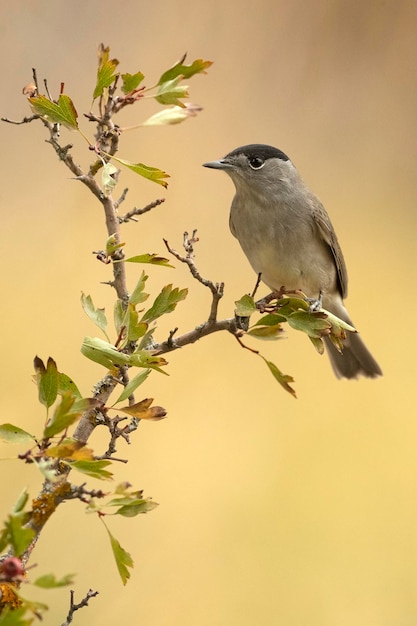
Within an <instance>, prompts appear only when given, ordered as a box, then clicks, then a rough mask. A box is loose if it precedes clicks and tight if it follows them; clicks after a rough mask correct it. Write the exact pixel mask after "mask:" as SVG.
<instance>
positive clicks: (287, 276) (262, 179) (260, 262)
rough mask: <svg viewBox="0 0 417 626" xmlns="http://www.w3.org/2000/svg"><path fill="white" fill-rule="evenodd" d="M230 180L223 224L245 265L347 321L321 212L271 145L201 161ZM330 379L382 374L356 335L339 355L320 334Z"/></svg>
mask: <svg viewBox="0 0 417 626" xmlns="http://www.w3.org/2000/svg"><path fill="white" fill-rule="evenodd" d="M203 165H204V167H208V168H212V169H217V170H222V171H224V172H226V174H228V175H229V176H230V178H231V179H232V181H233V183H234V186H235V191H236V193H235V196H234V198H233V201H232V205H231V209H230V219H229V226H230V230H231V232H232V234H233V235H234V236H235V237H236V238H237V239H238V241H239V243H240V246H241V248H242V250H243V252H244V253H245V255H246V257H247V258H248V260H249V263H250V264H251V266H252V268H253V269H254V271H255V272H256V274H257V275H258V276H260V277H261V280H262V282H264V283H265V284H266V285H267V286H268V287H269V288H270V289H271V290H272V291H280V290H281V288H282V287H285V289H287V290H296V289H299V290H301V291H302V292H303V293H304V294H306V295H307V296H309V297H311V299H312V300H314V299H316V300H317V299H319V301H320V303H322V306H323V308H324V309H325V310H327V311H329V312H330V313H333V314H334V315H336V316H337V317H339V318H340V319H342V320H343V321H345V322H347V323H348V324H350V325H352V326H353V323H352V321H351V319H350V316H349V314H348V312H347V310H346V308H345V306H344V302H343V300H344V299H345V298H346V296H347V286H348V276H347V269H346V263H345V260H344V257H343V253H342V250H341V247H340V244H339V241H338V239H337V236H336V232H335V230H334V228H333V225H332V223H331V221H330V218H329V215H328V214H327V211H326V209H325V208H324V206H323V204H322V203H321V202H320V200H319V199H318V198H317V196H316V195H315V194H314V193H313V192H312V191H311V190H310V189H309V187H308V186H307V185H306V184H305V182H304V181H303V179H302V177H301V175H300V174H299V172H298V170H297V168H296V167H295V165H294V164H293V163H292V161H291V160H290V158H289V157H288V156H287V155H286V154H285V153H284V152H282V151H281V150H279V149H278V148H274V147H273V146H269V145H265V144H249V145H245V146H241V147H239V148H236V149H235V150H232V152H229V153H228V154H227V155H226V156H225V157H224V158H222V159H219V160H217V161H210V162H208V163H204V164H203ZM325 341H326V346H327V351H328V354H329V357H330V362H331V365H332V367H333V370H334V372H335V374H336V376H337V377H338V378H347V379H354V378H358V377H359V376H365V377H368V378H376V377H377V376H381V375H382V371H381V368H380V366H379V365H378V363H377V362H376V360H375V359H374V357H373V356H372V354H371V353H370V351H369V350H368V348H367V347H366V346H365V344H364V342H363V341H362V339H361V337H360V336H359V333H348V336H347V337H346V339H345V341H344V346H343V351H342V353H340V352H339V351H338V350H337V349H336V347H335V346H334V345H333V344H332V342H331V341H330V340H329V339H328V338H326V339H325Z"/></svg>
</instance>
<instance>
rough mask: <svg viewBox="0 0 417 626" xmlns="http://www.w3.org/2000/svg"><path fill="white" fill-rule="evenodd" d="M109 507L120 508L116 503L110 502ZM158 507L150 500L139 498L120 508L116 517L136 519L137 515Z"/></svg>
mask: <svg viewBox="0 0 417 626" xmlns="http://www.w3.org/2000/svg"><path fill="white" fill-rule="evenodd" d="M109 505H111V506H120V505H118V504H117V503H116V502H115V501H112V502H109ZM157 506H158V503H157V502H153V500H151V499H150V498H139V499H136V500H132V501H131V502H128V503H126V504H124V505H122V506H120V508H119V509H118V510H117V511H116V513H115V515H122V516H123V517H136V515H141V514H143V513H149V512H150V511H153V510H154V509H156V507H157Z"/></svg>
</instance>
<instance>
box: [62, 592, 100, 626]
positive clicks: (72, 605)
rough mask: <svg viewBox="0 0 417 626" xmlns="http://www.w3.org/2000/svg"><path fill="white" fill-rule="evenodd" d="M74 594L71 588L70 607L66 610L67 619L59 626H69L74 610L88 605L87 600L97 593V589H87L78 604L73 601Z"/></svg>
mask: <svg viewBox="0 0 417 626" xmlns="http://www.w3.org/2000/svg"><path fill="white" fill-rule="evenodd" d="M74 594H75V592H74V591H73V590H72V589H71V590H70V608H69V611H68V615H67V619H66V620H65V622H63V623H62V624H61V626H69V624H71V622H72V618H73V616H74V613H75V611H78V610H79V609H82V608H84V607H85V606H88V602H89V600H90V599H91V598H95V597H96V596H97V595H98V591H93V590H92V589H89V590H88V591H87V593H86V595H85V597H84V598H83V599H82V600H81V602H79V603H78V604H75V602H74Z"/></svg>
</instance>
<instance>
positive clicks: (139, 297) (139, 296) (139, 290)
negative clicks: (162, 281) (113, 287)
mask: <svg viewBox="0 0 417 626" xmlns="http://www.w3.org/2000/svg"><path fill="white" fill-rule="evenodd" d="M147 280H148V277H147V276H146V274H145V272H142V274H141V276H140V278H139V280H138V282H137V283H136V286H135V288H134V290H133V291H132V293H131V294H130V296H129V302H131V303H132V304H134V305H136V304H140V303H141V302H145V300H147V299H148V298H149V294H148V293H145V291H144V289H145V283H146V281H147Z"/></svg>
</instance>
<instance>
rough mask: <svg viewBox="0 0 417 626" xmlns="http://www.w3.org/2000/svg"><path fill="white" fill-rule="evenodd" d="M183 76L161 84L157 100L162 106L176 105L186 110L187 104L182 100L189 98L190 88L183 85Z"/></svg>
mask: <svg viewBox="0 0 417 626" xmlns="http://www.w3.org/2000/svg"><path fill="white" fill-rule="evenodd" d="M182 79H183V76H178V77H177V78H174V79H172V80H168V81H166V82H164V83H161V84H160V86H159V89H158V93H157V94H156V96H155V100H156V101H157V102H159V103H160V104H175V105H176V106H179V107H181V108H185V104H184V103H183V102H181V100H180V98H188V96H189V95H190V94H189V93H188V87H186V86H185V85H181V84H180V83H181V81H182Z"/></svg>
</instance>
